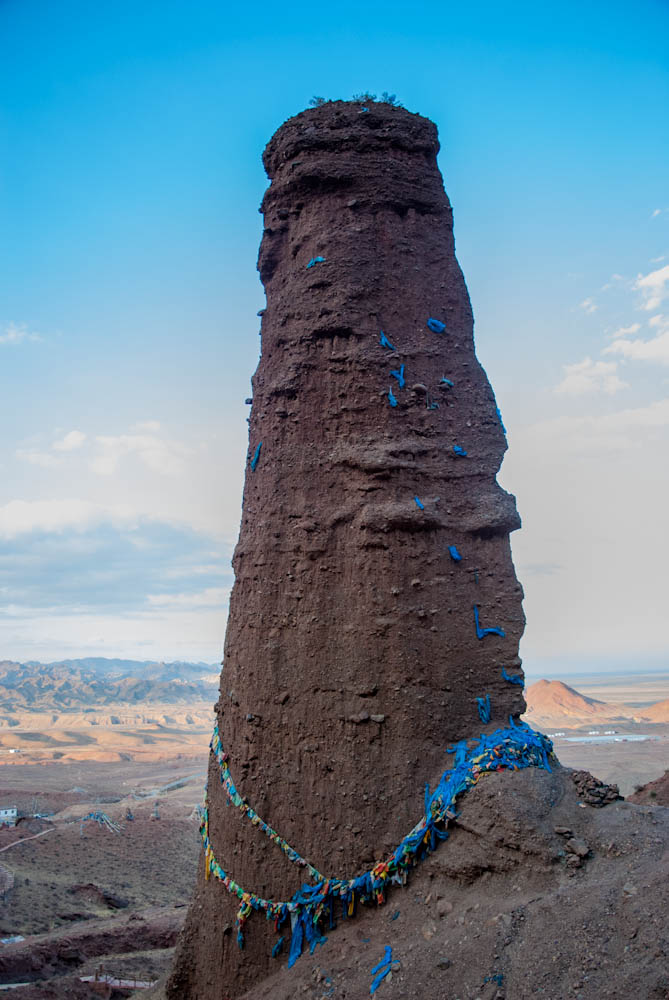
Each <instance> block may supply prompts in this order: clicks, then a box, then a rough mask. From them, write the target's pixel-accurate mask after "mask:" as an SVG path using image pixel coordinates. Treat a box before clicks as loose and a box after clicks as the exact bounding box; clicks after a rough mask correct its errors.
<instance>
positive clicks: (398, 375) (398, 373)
mask: <svg viewBox="0 0 669 1000" xmlns="http://www.w3.org/2000/svg"><path fill="white" fill-rule="evenodd" d="M390 374H391V375H392V377H393V378H396V379H397V383H398V385H399V387H400V389H403V388H404V365H401V366H400V370H399V371H395V370H393V369H391V371H390Z"/></svg>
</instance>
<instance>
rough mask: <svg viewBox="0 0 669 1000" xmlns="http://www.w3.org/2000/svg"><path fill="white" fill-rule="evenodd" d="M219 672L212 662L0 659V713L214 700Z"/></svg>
mask: <svg viewBox="0 0 669 1000" xmlns="http://www.w3.org/2000/svg"><path fill="white" fill-rule="evenodd" d="M219 670H220V667H218V666H215V665H213V664H211V663H182V662H174V663H158V662H155V661H151V660H145V661H137V660H107V659H103V658H88V659H82V660H61V661H57V662H54V663H36V662H30V663H16V662H13V661H11V660H0V713H8V714H12V713H15V712H26V711H28V712H43V711H60V712H63V711H65V712H72V711H78V712H81V711H91V710H93V709H100V708H103V707H105V706H109V705H115V706H118V705H129V706H138V705H163V704H170V705H178V704H184V703H193V702H202V701H211V700H212V698H213V700H216V697H217V695H218V672H219Z"/></svg>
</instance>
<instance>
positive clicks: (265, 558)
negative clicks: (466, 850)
mask: <svg viewBox="0 0 669 1000" xmlns="http://www.w3.org/2000/svg"><path fill="white" fill-rule="evenodd" d="M438 149H439V143H438V140H437V130H436V128H435V126H434V125H433V124H432V122H430V121H428V120H427V119H425V118H422V117H420V116H419V115H415V114H411V113H409V112H408V111H406V110H404V109H402V108H396V107H392V106H389V105H386V104H377V103H370V104H368V105H367V106H362V105H361V104H359V103H353V102H332V103H328V104H326V105H324V106H322V107H319V108H315V109H313V110H308V111H304V112H302V113H301V114H299V115H297V116H296V117H295V118H292V119H290V120H289V121H287V122H286V123H285V124H284V125H282V126H281V128H280V129H279V130H278V131H277V133H276V134H275V135H274V137H273V138H272V140H271V141H270V143H269V145H268V146H267V148H266V150H265V153H264V157H263V159H264V163H265V167H266V170H267V173H268V175H269V177H270V181H271V183H270V186H269V188H268V190H267V192H266V194H265V198H264V201H263V206H262V211H263V213H264V219H265V228H264V233H263V238H262V244H261V248H260V256H259V262H258V267H259V270H260V275H261V278H262V281H263V284H264V286H265V290H266V293H267V308H266V310H265V312H264V315H263V318H262V355H261V358H260V362H259V365H258V369H257V371H256V373H255V376H254V378H253V405H252V409H251V418H250V430H249V461H248V466H247V470H246V483H245V487H244V501H243V511H242V523H241V530H240V537H239V543H238V545H237V548H236V550H235V555H234V561H233V562H234V569H235V584H234V588H233V591H232V596H231V601H230V617H229V622H228V628H227V634H226V642H225V659H224V668H223V673H222V678H221V696H220V700H219V703H218V705H217V716H218V722H219V726H220V733H221V741H222V744H223V747H224V748H225V751H226V752H227V753H228V755H229V767H230V773H231V774H232V776H233V778H234V781H235V784H236V786H237V788H238V790H239V792H240V794H241V795H242V796H244V798H245V799H246V801H247V802H248V803H249V804H250V805H251V806H252V807H253V808H254V809H255V810H256V811H257V813H258V814H259V815H260V816H261V817H262V818H263V820H265V821H266V822H267V823H269V824H270V825H271V826H272V827H273V828H274V829H275V830H276V831H277V832H278V833H279V834H280V835H281V836H282V837H283V838H285V840H286V841H287V842H288V843H289V844H290V845H291V846H292V847H294V848H295V849H296V850H297V851H298V852H299V853H300V854H301V855H302V856H303V857H305V858H307V859H308V860H309V862H310V863H311V864H313V865H314V866H315V867H316V868H317V869H318V870H319V871H320V872H323V873H325V874H327V875H329V876H330V875H332V876H335V875H336V876H341V877H343V876H353V875H357V874H359V873H360V872H362V871H364V870H365V868H366V867H368V866H369V865H370V863H372V862H373V861H375V860H379V859H382V858H383V857H384V856H385V855H386V854H387V853H388V851H389V850H390V849H392V848H393V847H395V846H396V845H397V843H398V842H399V841H400V840H401V839H402V837H403V836H404V835H405V834H406V833H408V832H409V830H410V829H411V828H412V826H413V825H414V824H415V823H416V822H417V820H418V819H419V818H420V816H421V814H422V811H423V802H424V787H425V783H426V782H428V781H430V780H433V779H434V778H435V776H437V775H438V774H440V773H441V771H443V769H444V767H445V766H447V764H448V758H447V757H446V756H445V752H444V751H445V748H446V746H447V745H448V744H450V743H451V742H452V741H455V740H459V739H462V738H465V737H468V736H471V735H472V734H477V733H479V732H480V731H481V730H482V729H484V728H491V727H492V728H495V727H497V726H500V725H505V724H506V723H507V722H508V717H509V715H512V716H514V717H517V716H518V715H519V714H520V713H521V712H522V710H523V708H524V701H523V697H522V688H521V686H520V685H518V684H514V683H510V682H509V681H508V680H505V679H504V677H503V674H502V671H503V669H504V671H505V673H506V675H507V677H512V676H516V677H518V676H519V667H520V661H519V660H518V642H519V639H520V637H521V634H522V631H523V626H524V616H523V611H522V608H521V600H522V590H521V587H520V585H519V583H518V581H517V580H516V576H515V573H514V569H513V564H512V561H511V552H510V546H509V532H511V531H513V530H514V529H515V528H517V527H518V526H519V519H518V515H517V513H516V508H515V501H514V498H513V497H511V496H510V495H509V494H507V493H505V492H504V491H503V490H502V489H501V488H500V487H499V486H498V484H497V482H496V479H495V477H496V473H497V471H498V469H499V466H500V463H501V461H502V457H503V454H504V451H505V449H506V440H505V434H504V429H503V426H502V423H501V418H500V416H499V412H498V411H497V408H496V404H495V397H494V395H493V392H492V389H491V387H490V384H489V382H488V380H487V378H486V374H485V372H484V371H483V369H482V367H481V365H480V364H479V362H478V361H477V359H476V355H475V353H474V340H473V319H472V311H471V306H470V302H469V296H468V294H467V289H466V286H465V282H464V279H463V276H462V272H461V270H460V267H459V265H458V262H457V260H456V258H455V250H454V241H453V220H452V212H451V206H450V204H449V201H448V198H447V196H446V194H445V192H444V188H443V184H442V179H441V175H440V173H439V169H438V167H437V162H436V154H437V151H438ZM479 699H480V700H479ZM488 720H489V721H488ZM209 789H210V792H209V803H210V818H211V819H210V835H211V842H212V846H213V849H214V852H215V855H216V858H217V860H218V862H220V864H221V865H222V867H223V868H224V869H225V870H226V871H227V872H229V873H230V874H231V875H232V877H233V878H234V879H235V881H236V882H237V883H239V884H241V885H242V886H243V887H244V888H245V889H248V890H249V891H251V892H254V893H257V894H258V895H260V896H264V897H267V898H271V899H273V900H279V899H289V898H290V896H291V895H292V894H293V893H294V892H295V891H296V890H297V888H298V887H299V886H300V885H301V884H302V883H303V882H304V881H305V872H304V870H303V869H301V868H299V867H296V866H294V865H292V864H291V863H290V862H289V860H288V858H287V857H286V856H285V855H284V854H283V853H282V852H281V850H280V849H279V848H278V847H277V846H276V844H274V843H273V842H272V841H271V840H270V839H268V838H267V837H266V836H264V834H263V833H262V831H261V830H259V829H258V828H257V827H256V826H254V825H252V824H251V823H250V822H249V820H248V818H247V817H246V816H245V815H243V814H242V812H241V811H240V810H238V809H235V808H234V807H230V806H228V805H227V803H226V796H225V794H224V789H223V787H222V785H221V783H220V781H219V764H218V762H217V761H216V760H215V759H214V758H213V756H212V757H210V769H209ZM201 868H202V866H201ZM398 891H400V890H398ZM237 907H238V900H237V899H236V898H233V897H231V896H230V895H229V894H228V893H227V892H226V889H225V888H224V886H223V885H222V884H221V883H220V882H218V881H216V880H215V879H211V880H209V881H206V882H205V881H204V878H203V875H202V870H201V872H200V876H199V881H198V885H197V889H196V893H195V897H194V900H193V903H192V905H191V909H190V911H189V916H188V919H187V924H186V929H185V932H184V935H183V937H182V941H181V945H180V949H179V952H178V955H177V961H176V964H175V968H174V971H173V973H172V977H171V981H170V985H169V988H168V993H169V995H170V996H172V997H176V996H179V997H185V998H196V997H197V998H206V1000H209V998H212V1000H213V998H214V997H217V998H218V997H221V996H229V997H236V996H238V995H240V994H241V993H242V992H243V991H244V989H245V988H247V987H248V986H250V985H251V984H252V983H253V982H255V981H257V980H258V979H259V978H262V976H264V975H266V974H267V971H268V969H269V968H270V963H271V962H272V959H271V958H270V957H269V953H270V951H271V948H272V944H273V943H274V940H275V936H274V935H273V934H272V933H270V930H271V928H270V925H269V924H267V923H266V922H265V921H264V920H263V919H262V917H257V916H256V917H255V918H254V919H252V920H251V921H250V922H249V924H248V925H247V934H246V946H245V949H244V950H243V951H240V950H239V949H238V946H237V941H236V931H235V928H234V923H235V914H236V911H237Z"/></svg>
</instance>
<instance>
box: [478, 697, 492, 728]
mask: <svg viewBox="0 0 669 1000" xmlns="http://www.w3.org/2000/svg"><path fill="white" fill-rule="evenodd" d="M476 701H477V704H478V708H479V718H480V720H481V722H482V723H483V724H484V725H486V724H487V723H488V722H490V716H491V709H490V695H489V694H487V695H486V696H485V698H477V699H476Z"/></svg>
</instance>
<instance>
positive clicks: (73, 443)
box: [51, 431, 86, 451]
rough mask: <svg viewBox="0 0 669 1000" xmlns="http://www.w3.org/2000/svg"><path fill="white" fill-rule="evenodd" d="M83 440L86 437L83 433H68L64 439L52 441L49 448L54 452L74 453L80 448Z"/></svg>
mask: <svg viewBox="0 0 669 1000" xmlns="http://www.w3.org/2000/svg"><path fill="white" fill-rule="evenodd" d="M85 440H86V435H85V434H84V433H83V431H68V433H67V434H66V435H65V437H63V438H61V439H60V440H59V441H54V443H53V444H52V445H51V447H52V448H53V450H54V451H76V450H77V448H81V446H82V444H83V443H84V441H85Z"/></svg>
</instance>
